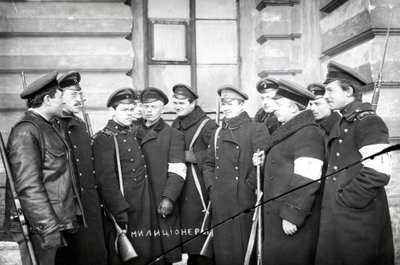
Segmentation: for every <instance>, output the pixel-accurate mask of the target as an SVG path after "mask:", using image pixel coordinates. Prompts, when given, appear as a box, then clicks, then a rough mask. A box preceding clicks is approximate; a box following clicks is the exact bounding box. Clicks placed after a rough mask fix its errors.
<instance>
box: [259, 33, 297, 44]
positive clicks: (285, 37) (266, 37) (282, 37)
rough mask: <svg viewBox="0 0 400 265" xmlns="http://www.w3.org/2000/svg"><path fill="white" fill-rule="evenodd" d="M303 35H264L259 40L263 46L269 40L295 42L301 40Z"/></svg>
mask: <svg viewBox="0 0 400 265" xmlns="http://www.w3.org/2000/svg"><path fill="white" fill-rule="evenodd" d="M300 38H301V33H291V34H264V35H262V36H260V37H259V38H258V39H257V42H258V43H259V44H263V43H264V42H266V41H268V40H293V41H294V40H295V39H300Z"/></svg>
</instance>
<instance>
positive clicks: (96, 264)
mask: <svg viewBox="0 0 400 265" xmlns="http://www.w3.org/2000/svg"><path fill="white" fill-rule="evenodd" d="M55 121H56V122H55V126H56V127H57V128H58V129H59V130H60V133H61V134H62V135H63V137H64V138H65V139H66V141H67V143H68V145H69V148H70V150H71V160H72V163H73V165H74V167H73V169H74V170H73V173H74V175H75V176H76V178H77V179H78V181H79V184H80V190H79V193H80V197H81V200H82V206H83V209H84V212H85V217H86V218H85V220H86V227H84V226H83V224H81V227H80V228H79V230H78V232H77V233H75V234H70V235H66V236H67V238H66V239H67V242H68V247H65V248H60V249H59V251H58V252H57V257H60V259H58V260H60V263H59V262H57V264H82V265H90V264H93V265H103V264H104V265H105V264H107V249H106V245H105V241H104V233H103V223H102V209H101V206H100V205H101V203H100V197H99V193H98V185H97V183H96V181H95V177H94V168H93V160H92V146H91V141H92V139H91V136H90V135H89V133H88V132H87V131H86V126H85V123H84V122H83V121H82V120H81V119H80V118H79V117H77V116H75V115H73V114H68V113H66V112H64V113H63V116H62V117H61V118H56V119H55Z"/></svg>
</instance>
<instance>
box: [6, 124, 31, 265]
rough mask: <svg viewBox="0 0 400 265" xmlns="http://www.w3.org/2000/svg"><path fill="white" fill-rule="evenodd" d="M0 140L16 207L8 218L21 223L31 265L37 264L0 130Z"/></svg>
mask: <svg viewBox="0 0 400 265" xmlns="http://www.w3.org/2000/svg"><path fill="white" fill-rule="evenodd" d="M0 142H1V143H0V149H1V150H0V151H1V159H2V160H3V166H4V170H5V172H6V177H7V180H8V183H9V186H10V191H11V194H12V196H13V201H14V206H15V209H16V215H15V216H12V217H10V219H11V220H16V219H18V221H19V224H20V225H21V230H22V235H23V237H24V241H25V243H26V246H27V248H28V254H29V258H30V259H31V262H32V265H37V264H38V262H37V260H36V256H35V252H34V250H33V245H32V241H31V239H30V237H29V229H28V224H27V223H26V220H25V216H24V212H23V210H22V207H21V202H20V201H19V199H18V194H17V192H16V191H15V186H14V179H13V178H12V175H11V169H10V164H9V162H8V158H7V153H6V147H5V145H4V141H3V136H2V134H1V132H0Z"/></svg>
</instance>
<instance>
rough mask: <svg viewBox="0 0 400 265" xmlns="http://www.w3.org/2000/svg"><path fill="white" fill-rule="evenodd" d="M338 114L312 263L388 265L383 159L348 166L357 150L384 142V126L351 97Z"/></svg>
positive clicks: (391, 253) (330, 143) (389, 238)
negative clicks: (314, 261) (315, 251)
mask: <svg viewBox="0 0 400 265" xmlns="http://www.w3.org/2000/svg"><path fill="white" fill-rule="evenodd" d="M342 114H343V117H342V119H341V120H340V122H338V123H336V124H335V126H334V127H333V129H332V131H331V133H330V137H329V140H328V152H329V162H328V167H327V175H331V174H333V175H331V176H330V177H329V178H327V179H326V182H325V189H324V194H323V200H322V209H321V223H320V232H319V241H318V249H317V256H316V264H320V265H322V264H323V265H329V264H332V265H333V264H335V265H341V264H352V265H361V264H363V265H369V264H370V265H372V264H381V265H382V264H393V263H394V261H393V259H394V257H393V256H394V251H393V237H392V230H391V223H390V215H389V209H388V201H387V197H386V192H385V188H384V186H385V185H386V184H387V183H388V182H389V174H387V173H388V172H384V171H385V165H384V164H381V165H380V164H379V162H380V161H383V160H382V159H381V157H376V158H375V159H374V160H375V162H377V163H378V166H372V167H370V165H371V164H370V162H371V160H369V162H368V161H366V162H367V163H365V162H363V164H361V163H357V164H355V165H353V166H350V167H348V166H349V165H351V164H352V163H355V162H358V161H360V160H361V159H362V158H363V156H362V154H361V152H360V150H367V149H368V148H372V149H373V148H374V147H375V146H376V145H382V144H383V145H385V144H388V143H389V141H388V136H389V135H388V129H387V127H386V125H385V123H384V121H383V120H382V119H381V118H380V117H379V116H377V115H376V114H375V112H374V111H373V110H372V107H371V105H370V104H369V103H361V102H358V101H354V102H352V103H350V104H349V105H348V106H346V107H345V108H344V110H343V111H342ZM372 162H373V161H372ZM346 167H348V168H346ZM342 168H346V169H344V170H341V171H340V172H339V170H340V169H342ZM336 171H337V173H335V172H336Z"/></svg>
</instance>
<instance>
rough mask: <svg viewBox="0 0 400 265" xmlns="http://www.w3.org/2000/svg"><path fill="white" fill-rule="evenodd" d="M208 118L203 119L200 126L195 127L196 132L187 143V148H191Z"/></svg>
mask: <svg viewBox="0 0 400 265" xmlns="http://www.w3.org/2000/svg"><path fill="white" fill-rule="evenodd" d="M209 120H210V119H204V120H203V121H202V122H201V123H200V126H199V127H198V128H197V131H196V133H195V134H194V136H193V138H192V141H191V142H190V145H189V150H190V149H192V148H193V145H194V143H195V142H196V140H197V138H198V137H199V135H200V132H201V130H203V128H204V126H205V125H206V123H207V122H208V121H209Z"/></svg>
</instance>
